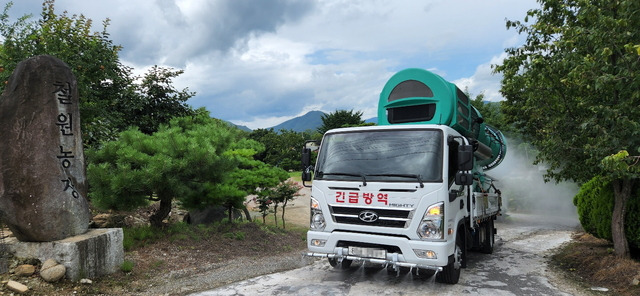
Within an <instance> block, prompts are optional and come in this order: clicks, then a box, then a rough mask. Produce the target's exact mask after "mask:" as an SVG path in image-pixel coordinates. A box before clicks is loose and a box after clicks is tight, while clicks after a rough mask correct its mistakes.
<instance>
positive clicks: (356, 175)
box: [318, 171, 367, 186]
mask: <svg viewBox="0 0 640 296" xmlns="http://www.w3.org/2000/svg"><path fill="white" fill-rule="evenodd" d="M318 175H319V177H322V176H324V175H336V176H351V177H361V178H362V186H367V178H366V177H365V175H364V174H354V173H338V172H335V173H334V172H330V173H325V172H322V171H321V172H318Z"/></svg>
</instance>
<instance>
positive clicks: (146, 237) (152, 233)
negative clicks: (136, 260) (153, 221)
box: [122, 226, 163, 251]
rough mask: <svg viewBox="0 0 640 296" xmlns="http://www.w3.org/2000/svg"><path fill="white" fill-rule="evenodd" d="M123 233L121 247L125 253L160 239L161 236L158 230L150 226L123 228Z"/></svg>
mask: <svg viewBox="0 0 640 296" xmlns="http://www.w3.org/2000/svg"><path fill="white" fill-rule="evenodd" d="M122 232H123V240H122V243H123V247H124V250H125V251H129V250H131V249H133V248H135V247H140V246H143V245H145V244H147V243H149V242H152V241H154V240H156V239H158V238H160V237H161V236H162V235H163V234H162V232H161V231H160V230H159V229H156V228H153V227H150V226H140V227H133V228H129V227H125V228H123V230H122Z"/></svg>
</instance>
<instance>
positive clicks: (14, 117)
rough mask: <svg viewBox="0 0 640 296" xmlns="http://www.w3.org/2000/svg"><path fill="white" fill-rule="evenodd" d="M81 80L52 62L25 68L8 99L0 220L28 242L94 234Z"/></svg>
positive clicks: (1, 144) (0, 152) (1, 101)
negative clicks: (80, 105)
mask: <svg viewBox="0 0 640 296" xmlns="http://www.w3.org/2000/svg"><path fill="white" fill-rule="evenodd" d="M78 103H79V102H78V90H77V87H76V79H75V77H74V75H73V74H72V73H71V70H70V69H69V67H68V66H67V65H66V64H65V63H64V62H62V61H61V60H59V59H57V58H55V57H52V56H47V55H43V56H36V57H33V58H30V59H27V60H25V61H22V62H21V63H19V64H18V66H17V67H16V69H15V71H14V72H13V74H12V75H11V77H10V78H9V81H8V83H7V85H6V88H5V91H4V93H3V94H2V96H1V97H0V137H2V140H1V141H0V216H1V217H2V219H3V221H4V222H5V223H6V224H7V225H8V226H9V228H10V229H11V231H12V232H13V234H14V235H15V237H16V238H17V239H18V240H20V241H28V242H49V241H55V240H61V239H64V238H67V237H70V236H75V235H80V234H83V233H85V232H86V231H87V229H88V227H89V220H90V219H91V215H90V211H89V206H88V202H87V199H86V196H87V186H86V173H85V161H84V152H83V149H82V139H81V132H80V113H79V109H78Z"/></svg>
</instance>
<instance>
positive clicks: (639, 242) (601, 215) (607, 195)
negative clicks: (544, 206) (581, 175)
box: [573, 176, 640, 249]
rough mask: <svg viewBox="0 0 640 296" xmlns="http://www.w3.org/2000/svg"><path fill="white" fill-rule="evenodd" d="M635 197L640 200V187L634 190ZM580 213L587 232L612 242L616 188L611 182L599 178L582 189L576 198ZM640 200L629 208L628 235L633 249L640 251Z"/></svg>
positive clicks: (626, 228) (575, 203)
mask: <svg viewBox="0 0 640 296" xmlns="http://www.w3.org/2000/svg"><path fill="white" fill-rule="evenodd" d="M634 193H635V196H640V186H636V188H634ZM573 204H574V205H576V207H577V209H578V217H579V219H580V224H582V227H583V228H584V230H585V231H586V232H588V233H590V234H592V235H593V236H595V237H599V238H603V239H606V240H609V241H611V240H612V233H611V218H612V212H613V204H614V193H613V186H612V185H611V182H610V181H608V178H605V177H602V176H597V177H594V178H593V179H591V180H590V181H589V182H587V183H585V184H583V185H582V186H581V187H580V192H578V194H577V195H576V196H575V197H574V198H573ZM639 211H640V199H638V198H633V199H630V200H629V204H628V205H627V215H626V217H625V223H624V224H625V227H624V229H625V233H626V235H627V239H628V242H629V245H630V246H631V247H634V248H636V249H640V217H638V215H637V213H638V212H639Z"/></svg>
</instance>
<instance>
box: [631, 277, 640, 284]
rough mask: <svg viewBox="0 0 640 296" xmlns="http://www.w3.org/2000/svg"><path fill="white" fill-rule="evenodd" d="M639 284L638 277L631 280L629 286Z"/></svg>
mask: <svg viewBox="0 0 640 296" xmlns="http://www.w3.org/2000/svg"><path fill="white" fill-rule="evenodd" d="M639 284H640V277H638V276H636V277H634V278H633V280H631V285H632V286H637V285H639Z"/></svg>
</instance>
